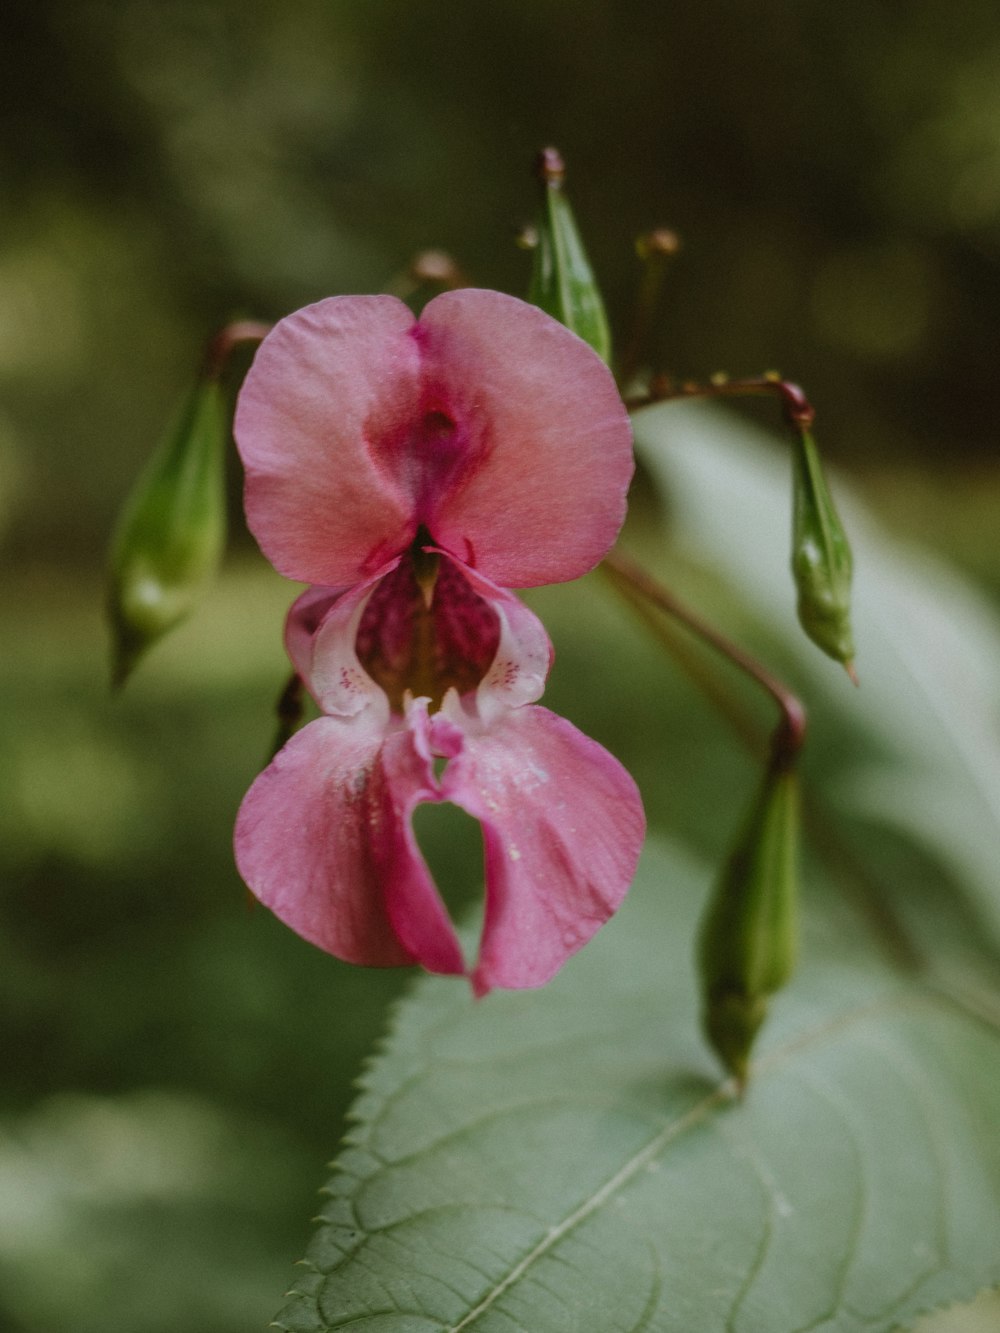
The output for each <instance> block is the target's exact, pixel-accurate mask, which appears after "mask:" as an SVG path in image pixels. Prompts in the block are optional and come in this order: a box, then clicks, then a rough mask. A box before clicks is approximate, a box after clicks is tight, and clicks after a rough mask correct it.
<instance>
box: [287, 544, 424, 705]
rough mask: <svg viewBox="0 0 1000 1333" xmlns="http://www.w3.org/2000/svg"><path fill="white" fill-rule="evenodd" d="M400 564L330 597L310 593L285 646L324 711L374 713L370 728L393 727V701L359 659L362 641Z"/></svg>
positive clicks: (296, 609)
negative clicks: (370, 611) (374, 599)
mask: <svg viewBox="0 0 1000 1333" xmlns="http://www.w3.org/2000/svg"><path fill="white" fill-rule="evenodd" d="M398 564H399V559H398V558H397V559H395V560H390V561H389V563H388V564H387V565H383V566H382V568H381V569H380V570H379V571H378V573H377V574H375V575H373V576H372V577H371V578H369V579H366V580H364V582H362V583H358V584H357V585H356V586H355V587H353V588H349V589H348V590H347V591H346V592H343V593H339V594H334V595H332V596H330V597H329V598H328V599H325V598H324V597H323V596H322V595H321V593H322V590H320V589H312V588H310V589H307V590H306V592H304V593H303V594H302V596H301V597H299V598H298V599H297V600H296V601H295V602H294V603H293V604H292V608H291V610H290V611H289V613H288V620H287V621H286V624H285V646H286V648H287V650H288V655H289V656H290V657H291V659H292V661H293V662H294V664H295V669H296V670H297V671H298V673H299V675H300V676H301V677H302V679H303V680H304V681H305V683H306V688H307V689H308V690H309V693H310V694H311V695H312V696H313V698H314V699H315V700H316V702H317V703H318V704H319V706H320V708H322V710H323V712H324V713H328V714H330V715H332V716H336V717H343V718H349V717H355V716H357V715H359V714H360V713H362V712H363V711H364V710H365V709H369V710H371V717H370V718H369V724H370V725H374V726H381V727H385V726H386V725H387V724H388V721H389V712H390V708H389V700H388V698H387V696H386V693H385V691H384V690H383V689H382V688H381V686H380V685H377V684H376V682H375V681H374V680H372V678H371V676H369V674H368V672H367V671H365V669H364V667H363V666H362V665H361V663H360V661H359V660H358V654H357V638H358V626H359V625H360V623H361V618H362V616H363V615H364V613H365V607H366V606H367V604H368V600H369V598H370V597H371V596H372V594H373V593H374V591H375V589H376V588H377V586H378V585H379V584H380V583H381V582H382V580H383V579H384V578H385V576H386V575H387V574H391V573H392V571H393V570H394V569H395V568H396V567H397V565H398ZM324 606H325V609H324ZM321 613H322V615H321ZM320 616H321V618H318V617H320Z"/></svg>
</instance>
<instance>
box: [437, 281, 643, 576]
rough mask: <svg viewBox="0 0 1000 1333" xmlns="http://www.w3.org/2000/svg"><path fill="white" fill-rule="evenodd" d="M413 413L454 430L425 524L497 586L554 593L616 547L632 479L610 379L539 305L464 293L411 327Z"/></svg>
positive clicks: (626, 429) (626, 433)
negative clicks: (416, 386) (419, 393)
mask: <svg viewBox="0 0 1000 1333" xmlns="http://www.w3.org/2000/svg"><path fill="white" fill-rule="evenodd" d="M417 338H418V341H419V344H420V349H421V360H422V375H423V386H424V410H425V412H426V411H437V412H440V413H443V414H444V415H445V416H447V417H450V418H451V419H452V420H453V421H454V422H455V427H456V435H457V437H458V438H459V439H460V441H461V445H462V450H461V457H460V459H456V461H455V465H454V466H453V467H452V469H451V471H450V473H449V475H448V476H447V478H442V481H443V485H442V486H441V487H439V489H438V493H437V494H436V495H435V496H432V497H430V498H428V500H427V501H426V503H427V504H428V506H429V508H428V512H427V513H426V514H425V515H423V516H422V517H423V522H424V523H425V525H426V526H427V528H428V530H429V531H430V532H431V533H432V534H433V536H434V539H435V541H436V542H437V543H439V544H440V545H441V546H443V547H445V548H446V549H447V550H448V551H450V552H451V553H452V554H454V555H456V556H458V557H459V559H461V560H464V561H465V562H466V564H468V565H472V566H474V567H475V568H477V569H480V570H482V572H483V573H484V574H485V575H486V576H487V577H488V578H490V579H493V580H495V581H496V582H497V583H499V584H502V585H503V586H505V587H529V586H534V585H536V584H542V583H560V582H563V581H565V580H566V579H573V578H577V577H578V576H579V575H581V574H584V573H586V572H587V570H589V569H592V568H593V567H594V566H595V565H596V564H597V563H598V561H600V560H601V559H602V558H603V557H604V555H605V554H606V553H607V551H608V550H609V549H610V547H611V546H612V544H613V543H614V540H615V537H616V536H617V534H618V529H619V528H620V527H621V524H622V521H623V519H624V517H625V493H626V491H627V489H628V484H629V480H630V478H631V476H632V468H633V460H632V432H631V428H630V425H629V419H628V414H627V413H626V411H625V409H624V407H623V405H622V402H621V399H620V397H619V395H618V391H617V389H616V388H615V382H614V379H613V377H612V375H611V372H610V371H609V370H608V368H607V367H606V366H605V364H604V362H603V361H602V360H601V359H600V357H599V356H598V355H597V354H596V353H595V352H594V351H592V349H591V348H590V347H588V346H587V344H586V343H584V342H583V341H582V339H580V338H578V337H577V336H576V335H575V334H574V333H570V331H569V330H568V329H566V328H564V327H563V325H561V324H559V323H557V321H556V320H554V319H551V318H550V317H549V316H548V315H546V314H544V313H543V312H542V311H541V310H538V309H537V308H536V307H534V306H531V305H528V304H526V303H525V302H524V301H519V300H517V299H516V298H515V297H512V296H505V295H503V294H502V293H500V292H490V291H479V290H476V289H473V288H466V289H463V290H461V291H456V292H445V293H444V294H443V295H441V296H437V297H435V298H434V300H433V301H431V302H429V303H428V305H427V306H426V307H425V309H424V312H423V314H422V315H421V317H420V322H419V324H418V326H417Z"/></svg>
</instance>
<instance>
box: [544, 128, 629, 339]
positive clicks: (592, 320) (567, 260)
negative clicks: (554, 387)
mask: <svg viewBox="0 0 1000 1333" xmlns="http://www.w3.org/2000/svg"><path fill="white" fill-rule="evenodd" d="M538 174H539V177H540V179H541V182H542V188H543V191H544V197H543V200H542V209H541V213H540V215H539V219H538V225H537V237H538V243H537V245H536V246H535V247H534V265H533V268H532V272H531V285H530V287H529V289H528V300H529V301H530V302H531V303H532V304H533V305H537V306H539V307H540V308H541V309H542V310H544V311H545V312H546V314H549V315H551V316H552V317H553V319H558V320H559V321H560V323H562V324H565V325H566V327H567V328H568V329H572V330H573V332H574V333H576V334H579V336H580V337H581V338H582V339H583V340H584V342H587V343H589V344H590V345H591V347H592V348H593V349H594V351H595V352H596V353H597V354H598V356H600V357H601V358H602V359H603V360H604V361H610V359H611V332H610V329H609V327H608V317H607V315H606V313H605V310H604V302H603V300H602V299H601V293H600V291H599V290H598V287H597V283H596V281H595V280H594V274H593V271H592V269H591V267H590V261H589V260H588V259H587V253H586V251H585V250H584V248H583V242H582V240H581V239H580V233H579V232H578V231H577V228H576V221H575V220H574V218H573V210H572V208H571V207H570V204H569V200H568V199H567V198H566V196H565V194H564V193H563V179H564V176H565V168H564V166H563V162H562V158H561V157H560V156H559V154H558V152H557V151H556V150H555V149H554V148H546V149H544V150H543V152H542V153H541V154H540V156H539V159H538Z"/></svg>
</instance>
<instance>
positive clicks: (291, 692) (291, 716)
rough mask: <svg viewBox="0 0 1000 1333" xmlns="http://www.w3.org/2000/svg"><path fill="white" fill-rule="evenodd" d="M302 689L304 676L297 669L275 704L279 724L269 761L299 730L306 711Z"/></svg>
mask: <svg viewBox="0 0 1000 1333" xmlns="http://www.w3.org/2000/svg"><path fill="white" fill-rule="evenodd" d="M302 691H303V684H302V677H301V676H300V675H299V673H298V672H297V671H293V672H292V674H291V675H290V676H289V678H288V680H287V681H286V682H285V687H284V689H283V690H282V691H281V694H280V695H279V696H278V702H277V704H276V705H275V710H274V711H275V712H276V713H277V715H278V726H277V729H276V731H275V735H274V741H273V743H272V745H271V753H270V754H269V755H268V757H267V761H268V763H270V762H271V760H272V759H273V758H274V756H275V755H276V754H277V753H278V751H279V750H280V749H282V748H283V747H284V746H285V744H286V743H287V742H288V741H289V740H291V738H292V736H293V735H294V734H295V732H296V731H297V730H298V727H299V724H300V722H301V721H302V715H303V713H304V712H305V700H304V699H303V697H302Z"/></svg>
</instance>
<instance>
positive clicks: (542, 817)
mask: <svg viewBox="0 0 1000 1333" xmlns="http://www.w3.org/2000/svg"><path fill="white" fill-rule="evenodd" d="M438 717H440V718H441V725H442V727H443V728H447V739H448V740H449V742H450V741H451V740H452V739H453V731H454V728H455V727H456V726H458V727H460V728H462V729H463V730H465V740H464V744H463V746H462V749H461V752H460V753H459V754H458V755H457V756H456V757H455V758H453V759H452V760H451V761H450V763H449V764H448V767H447V768H446V769H445V772H444V775H443V777H442V780H441V793H442V795H443V796H444V797H445V798H446V799H447V800H450V801H453V802H454V803H455V804H456V805H458V806H460V807H461V808H462V809H463V810H465V811H467V812H468V813H469V814H471V815H473V816H475V818H477V819H479V820H480V821H481V823H482V828H483V842H484V845H485V852H486V915H485V921H484V925H483V936H482V942H481V946H480V953H479V961H478V963H477V966H476V969H475V971H474V973H473V976H472V982H473V986H474V988H475V990H476V992H477V994H484V993H485V992H486V991H488V990H490V989H492V988H493V987H494V986H504V987H511V988H520V987H527V986H541V985H542V984H543V983H544V982H546V981H548V980H549V979H550V978H551V977H552V976H553V975H554V974H555V973H556V972H557V971H558V970H559V968H560V967H561V966H562V965H563V963H564V962H565V961H566V960H567V958H569V957H570V955H571V954H573V953H575V952H576V950H577V949H579V948H580V947H581V946H582V945H583V944H585V943H586V942H587V940H589V939H590V937H591V936H592V935H593V934H594V932H595V931H596V930H598V929H599V927H600V926H601V925H603V924H604V922H605V921H607V919H608V918H609V917H610V916H611V915H612V913H613V912H614V911H615V909H616V908H617V907H618V906H619V904H620V903H621V901H622V899H623V898H624V896H625V894H626V892H627V891H628V887H629V884H630V883H631V881H632V876H633V874H634V873H635V867H636V862H637V861H638V858H639V852H640V849H641V847H642V840H643V834H644V832H645V817H644V815H643V810H642V801H641V798H640V796H639V792H638V790H637V788H636V785H635V783H634V782H633V781H632V779H631V777H629V775H628V773H626V771H625V769H624V768H622V766H621V764H619V763H618V761H617V760H616V759H615V758H613V757H612V756H611V755H610V754H608V752H607V751H606V750H604V749H603V748H602V747H601V746H600V745H598V744H597V743H596V742H595V741H592V740H590V739H589V738H588V737H587V736H584V735H583V734H582V733H581V732H579V731H577V729H576V728H575V727H574V726H572V725H571V724H570V723H569V722H567V721H566V720H565V719H564V718H561V717H557V716H556V714H554V713H550V712H549V711H548V710H547V709H545V708H540V707H537V706H532V707H526V708H519V709H516V710H514V711H513V712H511V713H510V714H509V715H508V716H507V718H506V719H505V720H503V721H502V722H500V723H499V724H497V725H494V726H492V727H490V728H489V729H488V730H483V731H482V732H481V733H477V732H476V731H475V729H472V728H469V727H468V726H465V727H463V722H462V718H461V717H460V716H459V715H458V714H457V713H456V712H455V709H454V706H453V705H452V706H451V707H449V708H448V709H447V710H445V711H443V712H442V714H439V715H438ZM434 722H435V719H432V732H433V727H434ZM444 739H445V737H444V736H443V737H442V740H444ZM442 748H443V747H442Z"/></svg>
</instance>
